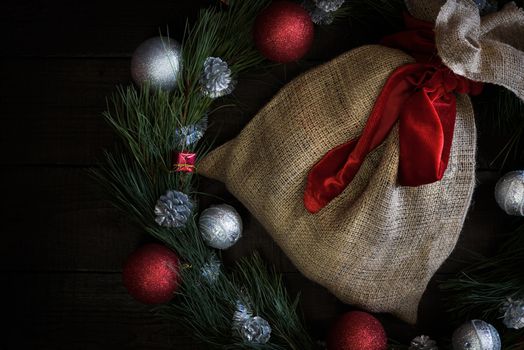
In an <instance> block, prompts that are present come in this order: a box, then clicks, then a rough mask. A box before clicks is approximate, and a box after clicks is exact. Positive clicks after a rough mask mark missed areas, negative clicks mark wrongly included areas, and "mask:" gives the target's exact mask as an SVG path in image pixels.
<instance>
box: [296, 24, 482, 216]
mask: <svg viewBox="0 0 524 350" xmlns="http://www.w3.org/2000/svg"><path fill="white" fill-rule="evenodd" d="M405 21H406V26H407V28H408V30H407V31H405V32H401V33H397V34H394V35H391V36H389V37H386V38H385V39H383V41H382V44H383V45H385V46H390V47H395V48H400V49H402V50H404V51H406V52H408V53H410V54H411V55H412V56H413V57H414V58H415V59H416V61H417V63H412V64H407V65H404V66H401V67H399V68H397V69H396V70H395V71H394V72H393V73H392V74H391V76H390V77H389V78H388V80H387V81H386V83H385V85H384V87H383V89H382V91H381V93H380V94H379V96H378V98H377V101H376V102H375V105H374V107H373V110H372V111H371V114H370V116H369V118H368V121H367V123H366V126H365V127H364V131H363V132H362V135H361V136H360V137H358V138H356V139H354V140H351V141H349V142H348V143H345V144H342V145H340V146H337V147H335V148H334V149H332V150H330V151H329V152H328V153H326V154H325V155H324V157H323V158H322V159H321V160H320V161H319V162H318V163H317V164H315V165H314V166H313V168H312V169H311V170H310V172H309V174H308V178H307V184H306V190H305V193H304V204H305V207H306V209H307V210H308V211H309V212H311V213H316V212H318V211H319V210H320V209H322V208H323V207H325V206H326V205H327V204H328V203H329V202H330V201H331V200H332V199H333V198H335V197H336V196H338V195H339V194H340V193H342V191H344V189H345V188H346V187H347V186H348V185H349V184H350V183H351V181H352V180H353V178H354V177H355V175H356V174H357V172H358V170H359V169H360V167H361V165H362V163H363V162H364V160H365V158H366V156H367V155H368V154H369V153H370V152H372V151H373V150H374V149H375V148H377V147H378V146H379V145H380V144H381V143H382V142H383V141H384V140H385V138H386V137H387V136H388V135H389V133H390V132H391V129H392V128H393V126H394V125H395V123H396V122H397V121H398V122H399V126H398V127H399V147H400V150H399V174H398V177H399V184H400V185H402V186H420V185H425V184H429V183H432V182H435V181H439V180H441V179H442V177H443V176H444V172H445V171H446V168H447V166H448V161H449V155H450V151H451V143H452V140H453V131H454V128H455V117H456V96H455V93H460V94H471V95H476V94H479V93H480V92H481V91H482V83H477V82H473V81H470V80H468V79H466V78H464V77H461V76H458V75H456V74H454V73H453V72H452V71H451V70H450V69H449V68H447V67H446V66H444V65H443V64H442V63H441V61H440V59H439V58H438V56H437V54H436V48H435V36H434V33H433V28H432V24H431V23H427V22H423V21H420V20H417V19H415V18H413V17H411V16H408V15H406V16H405Z"/></svg>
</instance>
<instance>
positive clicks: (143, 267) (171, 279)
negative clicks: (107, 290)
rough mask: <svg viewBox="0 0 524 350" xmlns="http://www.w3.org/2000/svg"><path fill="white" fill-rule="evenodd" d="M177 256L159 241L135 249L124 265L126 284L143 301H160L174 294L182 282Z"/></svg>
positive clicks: (165, 300) (152, 302)
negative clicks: (180, 281)
mask: <svg viewBox="0 0 524 350" xmlns="http://www.w3.org/2000/svg"><path fill="white" fill-rule="evenodd" d="M179 266H180V264H179V260H178V256H177V255H176V254H175V253H173V252H172V251H171V250H169V249H168V248H166V247H164V246H163V245H160V244H146V245H144V246H143V247H140V248H138V249H137V250H136V251H134V252H133V253H132V254H131V255H130V256H129V258H127V261H126V263H125V265H124V271H123V273H122V278H123V280H124V286H125V287H126V288H127V291H128V292H129V294H131V296H132V297H133V298H135V299H136V300H138V301H140V302H142V303H144V304H161V303H165V302H168V301H169V300H171V299H172V298H173V293H174V292H175V291H176V289H177V288H178V283H179Z"/></svg>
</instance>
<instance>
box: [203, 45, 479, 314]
mask: <svg viewBox="0 0 524 350" xmlns="http://www.w3.org/2000/svg"><path fill="white" fill-rule="evenodd" d="M410 62H413V59H412V58H411V57H410V56H408V55H406V54H405V53H403V52H401V51H398V50H395V49H390V48H386V47H382V46H364V47H361V48H358V49H355V50H352V51H350V52H348V53H346V54H343V55H342V56H340V57H338V58H336V59H334V60H332V61H331V62H329V63H327V64H324V65H323V66H321V67H318V68H316V69H314V70H311V71H309V72H307V73H305V74H304V75H302V76H300V77H298V78H296V79H295V80H294V81H292V82H291V83H289V84H288V85H286V86H285V87H284V88H283V89H282V90H281V91H280V92H279V93H278V94H277V95H276V96H275V97H274V98H273V99H272V101H271V102H269V103H268V104H267V105H266V106H265V107H264V108H263V109H262V110H261V111H260V112H259V113H258V114H257V115H256V116H255V117H254V119H253V120H252V121H251V122H250V123H249V124H248V125H247V126H246V128H245V129H244V130H243V131H242V132H241V133H240V135H239V136H238V137H237V138H235V139H234V140H232V141H230V142H228V143H226V144H225V145H223V146H222V147H220V148H218V149H217V150H215V151H213V152H212V153H211V154H210V155H209V156H207V157H206V158H205V159H204V160H203V161H202V162H201V163H200V164H199V165H198V171H199V172H200V174H203V175H205V176H208V177H211V178H214V179H217V180H220V181H223V182H225V183H226V185H227V188H228V189H229V191H230V192H231V193H233V194H234V195H235V196H236V197H237V198H238V199H239V200H241V201H242V203H244V204H245V205H246V207H247V208H248V209H249V210H250V211H251V213H252V214H253V215H254V216H256V218H257V219H258V220H259V221H260V222H261V223H262V224H263V225H264V227H265V228H266V229H267V231H268V232H269V233H270V234H271V235H272V237H273V238H274V239H275V241H276V242H277V243H278V244H279V245H280V247H281V248H282V249H283V250H284V252H285V253H286V254H287V255H288V256H289V258H290V259H291V260H292V261H293V263H294V264H295V265H296V267H297V268H298V269H299V270H300V271H301V272H302V273H303V274H304V275H305V276H307V277H308V278H310V279H312V280H314V281H316V282H318V283H320V284H321V285H323V286H325V287H327V288H328V289H329V290H330V291H331V292H333V293H334V294H335V295H336V296H337V297H338V298H340V299H341V300H342V301H344V302H347V303H350V304H354V305H357V306H360V307H362V308H364V309H367V310H370V311H375V312H390V313H392V314H395V315H397V316H398V317H400V318H401V319H404V320H406V321H408V322H411V323H413V322H415V321H416V316H417V306H418V303H419V300H420V298H421V295H422V293H423V292H424V290H425V288H426V285H427V283H428V281H429V280H430V278H431V277H432V275H433V274H434V272H435V271H436V270H437V269H438V267H439V266H440V265H441V264H442V262H443V261H444V260H445V259H446V258H447V257H448V255H449V254H450V253H451V251H452V250H453V247H454V246H455V243H456V241H457V238H458V235H459V232H460V230H461V227H462V224H463V221H464V218H465V215H466V211H467V208H468V206H469V203H470V200H471V196H472V192H473V187H474V182H475V181H474V179H475V144H476V135H475V123H474V118H473V111H472V107H471V104H470V101H469V97H467V96H459V97H458V99H457V121H456V127H455V133H454V138H453V146H452V150H451V158H450V162H449V166H448V169H447V171H446V173H445V175H444V178H443V180H442V181H440V182H436V183H433V184H431V185H425V186H421V187H417V188H412V187H400V186H398V185H397V183H396V181H397V172H398V161H399V147H398V134H397V131H396V130H394V131H393V132H392V133H391V134H390V135H389V136H388V138H387V139H386V141H385V142H384V143H383V144H382V145H381V146H380V147H379V148H377V149H376V150H375V151H374V152H373V153H372V154H370V155H369V156H368V157H367V159H366V161H365V163H364V164H363V166H362V168H361V169H360V171H359V172H358V174H357V176H356V177H355V179H354V180H353V182H352V183H351V184H350V185H349V186H348V187H347V188H346V190H345V191H344V192H343V193H342V194H341V195H340V196H338V197H337V198H335V199H334V200H333V201H332V202H331V203H330V204H328V206H327V207H325V208H324V209H322V210H321V211H320V212H319V213H318V214H315V215H313V214H311V213H309V212H307V211H306V209H305V208H304V203H303V194H304V187H305V182H306V177H307V174H308V171H309V170H310V169H311V167H312V166H313V165H314V164H315V163H316V162H317V161H318V160H319V159H320V158H321V157H322V156H323V155H324V154H325V153H326V152H327V151H328V150H330V149H331V148H333V147H335V146H337V145H339V144H341V143H344V142H347V141H348V140H350V139H353V138H355V137H357V136H359V135H360V134H361V132H362V129H363V127H364V125H365V123H366V120H367V118H368V115H369V113H370V112H371V109H372V107H373V104H374V102H375V100H376V98H377V96H378V94H379V92H380V91H381V89H382V86H383V85H384V83H385V82H386V80H387V78H388V77H389V75H390V74H391V73H392V72H393V71H394V70H395V68H397V67H399V66H401V65H404V64H406V63H410Z"/></svg>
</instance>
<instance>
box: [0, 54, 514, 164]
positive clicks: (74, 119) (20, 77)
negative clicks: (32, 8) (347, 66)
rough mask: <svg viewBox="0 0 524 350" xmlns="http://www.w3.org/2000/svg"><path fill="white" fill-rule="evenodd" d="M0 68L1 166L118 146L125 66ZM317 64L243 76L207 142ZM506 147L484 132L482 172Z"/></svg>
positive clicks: (222, 136)
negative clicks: (119, 90) (113, 125)
mask: <svg viewBox="0 0 524 350" xmlns="http://www.w3.org/2000/svg"><path fill="white" fill-rule="evenodd" d="M1 61H2V63H3V64H2V66H3V67H4V71H3V73H2V79H1V80H0V101H1V102H2V106H3V110H2V113H1V114H0V120H1V121H2V123H3V124H4V126H5V127H4V128H2V129H1V130H0V159H2V163H3V164H11V165H15V164H31V165H34V164H76V165H92V164H96V163H97V162H98V160H99V159H100V155H101V153H102V150H103V149H104V148H109V147H111V146H112V145H113V144H114V143H115V142H116V140H115V137H114V134H113V132H112V130H111V129H110V127H109V126H108V125H107V124H106V123H105V121H104V120H103V117H102V112H103V111H104V110H105V109H106V98H107V97H108V96H110V95H111V94H112V93H113V92H114V91H115V86H116V85H119V84H121V85H126V84H130V83H131V81H130V73H129V59H126V58H122V59H121V58H115V59H98V58H97V59H70V58H67V59H66V58H56V59H28V58H25V59H2V60H1ZM314 65H316V63H309V64H308V65H304V64H295V65H289V66H286V67H276V68H273V69H271V70H268V71H264V72H259V73H256V72H254V73H252V74H250V75H245V76H244V77H243V78H242V79H241V80H240V82H239V85H238V87H237V89H236V90H235V92H234V93H233V95H232V96H231V97H230V98H229V99H226V100H223V101H220V102H219V103H220V104H229V103H231V102H232V103H235V104H236V105H237V106H238V107H236V108H222V109H218V110H217V111H216V112H215V113H213V114H211V116H210V119H211V124H212V125H211V128H210V129H209V132H208V138H209V139H211V140H216V144H217V145H219V144H221V143H223V142H225V141H227V140H229V139H231V138H233V137H234V136H235V135H237V134H238V133H239V132H240V131H241V130H242V128H243V127H244V126H245V125H246V124H247V123H248V122H249V121H250V120H251V118H253V116H254V115H255V114H256V112H257V111H258V110H259V109H260V108H261V107H263V106H264V105H265V103H267V102H268V101H269V100H270V99H271V98H272V97H273V96H274V95H275V93H276V92H277V91H278V90H279V89H280V88H281V87H282V86H284V85H285V83H286V82H288V81H290V80H292V79H293V78H294V77H295V76H297V75H298V74H300V72H301V71H304V70H307V68H311V67H312V66H314ZM20 72H22V74H21V73H20ZM21 138H23V140H24V142H21ZM505 142H506V141H505V139H504V138H503V137H498V138H496V137H493V136H491V135H488V134H485V133H481V134H480V137H479V148H480V149H481V150H482V152H481V153H480V154H479V156H478V162H479V168H481V169H490V168H491V166H490V165H489V163H490V162H491V160H492V159H493V158H494V157H495V155H496V154H497V153H498V151H499V150H500V149H501V148H502V147H503V146H504V145H505ZM13 145H17V146H16V147H14V146H13ZM510 166H511V164H510Z"/></svg>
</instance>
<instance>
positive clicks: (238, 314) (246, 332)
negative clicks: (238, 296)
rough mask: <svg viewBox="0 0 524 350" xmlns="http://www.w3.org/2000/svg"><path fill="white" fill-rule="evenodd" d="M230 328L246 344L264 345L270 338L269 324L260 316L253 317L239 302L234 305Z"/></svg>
mask: <svg viewBox="0 0 524 350" xmlns="http://www.w3.org/2000/svg"><path fill="white" fill-rule="evenodd" d="M232 328H233V330H234V331H236V332H237V333H238V334H239V335H240V336H241V337H242V339H243V340H244V342H246V343H250V344H265V343H267V342H268V341H269V339H270V338H271V326H270V325H269V322H267V321H266V320H265V319H263V318H262V317H260V316H253V313H252V312H251V310H249V308H248V307H247V306H246V305H245V304H243V303H242V302H241V301H240V300H239V301H237V303H236V311H235V313H234V314H233V327H232Z"/></svg>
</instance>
